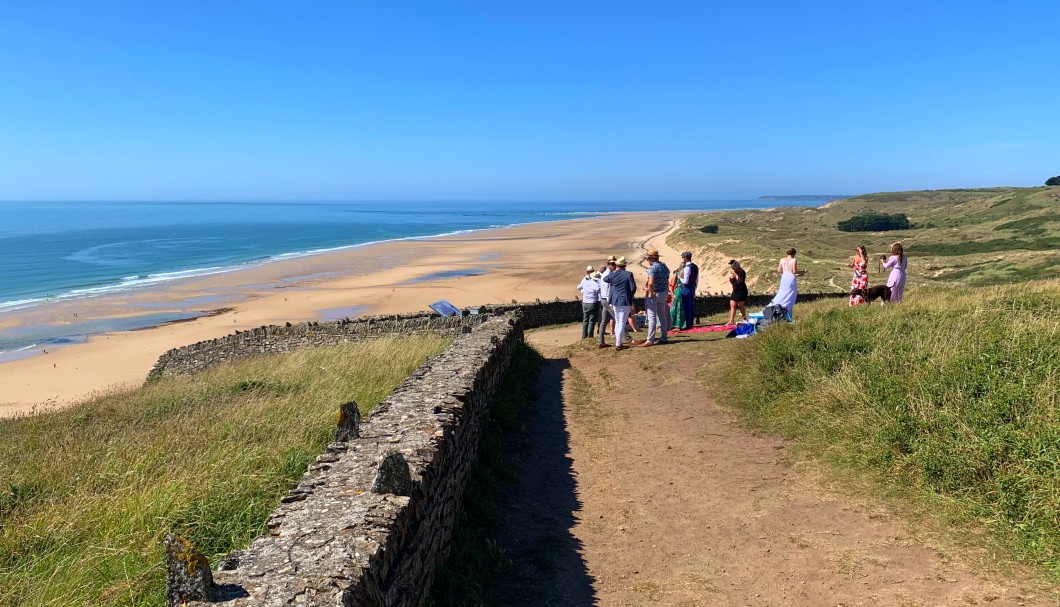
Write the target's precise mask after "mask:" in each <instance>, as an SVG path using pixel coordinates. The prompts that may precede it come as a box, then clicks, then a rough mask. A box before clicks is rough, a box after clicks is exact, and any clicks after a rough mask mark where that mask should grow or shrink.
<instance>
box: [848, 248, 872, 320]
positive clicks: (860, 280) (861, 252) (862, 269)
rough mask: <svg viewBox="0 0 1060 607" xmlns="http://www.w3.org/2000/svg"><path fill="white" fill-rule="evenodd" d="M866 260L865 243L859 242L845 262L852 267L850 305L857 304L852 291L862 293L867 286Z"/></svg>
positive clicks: (867, 257) (867, 258)
mask: <svg viewBox="0 0 1060 607" xmlns="http://www.w3.org/2000/svg"><path fill="white" fill-rule="evenodd" d="M868 260H869V254H868V251H867V250H866V249H865V245H860V244H859V245H858V246H857V247H856V248H855V249H854V257H852V258H851V259H850V263H848V264H847V267H848V268H854V277H853V278H851V279H850V293H851V295H850V305H852V306H856V305H858V304H857V303H855V301H854V292H855V291H860V293H862V294H864V293H865V289H867V288H869V272H868ZM862 301H864V300H862ZM859 303H860V302H859Z"/></svg>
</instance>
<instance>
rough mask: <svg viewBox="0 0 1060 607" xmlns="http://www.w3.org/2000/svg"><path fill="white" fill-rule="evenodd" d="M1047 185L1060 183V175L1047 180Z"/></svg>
mask: <svg viewBox="0 0 1060 607" xmlns="http://www.w3.org/2000/svg"><path fill="white" fill-rule="evenodd" d="M1045 185H1060V175H1057V176H1056V177H1050V178H1049V179H1046V180H1045Z"/></svg>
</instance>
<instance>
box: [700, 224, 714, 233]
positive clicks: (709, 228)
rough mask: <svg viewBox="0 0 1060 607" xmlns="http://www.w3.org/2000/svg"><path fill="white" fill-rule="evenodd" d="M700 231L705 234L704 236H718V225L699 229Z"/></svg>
mask: <svg viewBox="0 0 1060 607" xmlns="http://www.w3.org/2000/svg"><path fill="white" fill-rule="evenodd" d="M699 231H700V232H703V233H704V234H717V233H718V224H716V223H712V224H710V225H706V226H703V227H702V228H699Z"/></svg>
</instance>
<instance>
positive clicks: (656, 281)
mask: <svg viewBox="0 0 1060 607" xmlns="http://www.w3.org/2000/svg"><path fill="white" fill-rule="evenodd" d="M647 258H648V264H650V265H649V266H648V282H647V283H646V284H645V285H644V312H645V314H646V315H647V317H648V337H647V339H645V340H644V343H643V344H641V345H642V346H645V347H647V346H654V345H655V344H656V343H660V344H665V343H667V335H666V334H667V332H668V331H669V330H670V326H669V325H670V310H669V309H668V306H667V305H666V296H667V295H668V294H669V291H668V286H669V285H668V282H667V281H668V279H669V278H670V268H668V267H666V264H664V263H663V262H661V261H659V251H657V250H655V249H648V255H647ZM656 329H658V330H659V331H660V333H661V335H660V336H659V338H658V341H656V338H655V331H656Z"/></svg>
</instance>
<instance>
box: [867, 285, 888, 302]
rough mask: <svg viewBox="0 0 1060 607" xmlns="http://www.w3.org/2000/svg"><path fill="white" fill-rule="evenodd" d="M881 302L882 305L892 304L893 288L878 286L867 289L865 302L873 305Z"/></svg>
mask: <svg viewBox="0 0 1060 607" xmlns="http://www.w3.org/2000/svg"><path fill="white" fill-rule="evenodd" d="M877 299H879V300H881V301H880V305H883V304H887V303H891V287H888V286H887V285H876V286H875V287H869V288H867V289H865V302H866V303H872V302H874V301H876V300H877Z"/></svg>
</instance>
